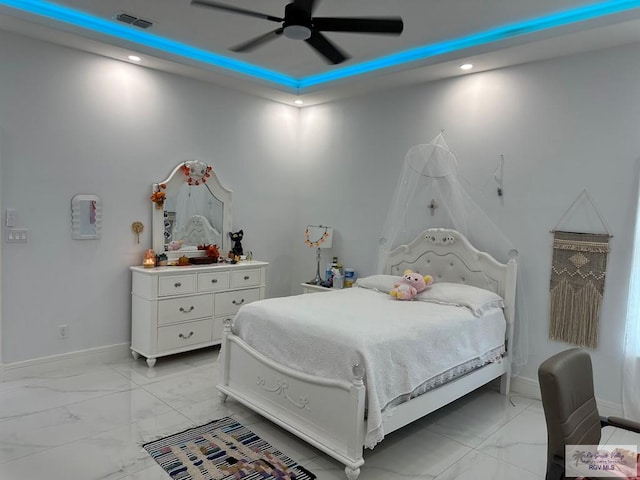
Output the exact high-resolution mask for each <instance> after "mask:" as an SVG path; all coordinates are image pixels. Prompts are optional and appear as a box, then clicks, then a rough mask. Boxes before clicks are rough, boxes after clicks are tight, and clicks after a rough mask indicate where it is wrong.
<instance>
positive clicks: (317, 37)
mask: <svg viewBox="0 0 640 480" xmlns="http://www.w3.org/2000/svg"><path fill="white" fill-rule="evenodd" d="M305 42H307V43H308V44H309V45H311V46H312V47H313V48H315V49H316V50H317V51H318V53H319V54H320V55H322V56H323V57H324V58H325V59H327V61H329V62H330V63H333V64H337V63H342V62H344V61H345V60H347V59H348V58H349V56H348V55H347V54H346V53H344V52H342V51H340V49H338V47H336V46H335V45H334V44H333V43H331V42H330V41H329V39H328V38H327V37H325V36H324V35H322V34H321V33H320V32H317V31H315V30H313V31H312V32H311V36H310V37H309V38H307V39H306V40H305Z"/></svg>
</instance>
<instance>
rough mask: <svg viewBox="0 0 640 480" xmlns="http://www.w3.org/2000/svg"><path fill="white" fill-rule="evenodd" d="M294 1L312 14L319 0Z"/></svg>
mask: <svg viewBox="0 0 640 480" xmlns="http://www.w3.org/2000/svg"><path fill="white" fill-rule="evenodd" d="M293 3H295V4H296V5H297V6H298V7H300V8H302V9H303V10H304V11H305V12H309V14H312V13H313V11H314V10H315V9H316V7H317V6H318V3H319V2H318V1H317V0H293Z"/></svg>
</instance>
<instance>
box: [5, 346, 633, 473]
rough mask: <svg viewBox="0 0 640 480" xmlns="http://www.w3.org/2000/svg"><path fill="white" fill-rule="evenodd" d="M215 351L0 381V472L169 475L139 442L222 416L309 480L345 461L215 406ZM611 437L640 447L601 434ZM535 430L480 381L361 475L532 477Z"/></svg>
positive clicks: (542, 432) (519, 403)
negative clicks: (271, 448)
mask: <svg viewBox="0 0 640 480" xmlns="http://www.w3.org/2000/svg"><path fill="white" fill-rule="evenodd" d="M217 355H218V349H217V348H210V349H204V350H200V351H197V352H192V353H188V354H183V355H176V356H173V357H167V358H162V359H160V360H159V361H158V363H157V364H156V366H155V367H154V368H152V369H149V368H147V366H146V363H145V362H144V360H143V359H139V360H137V361H136V360H133V359H132V358H130V359H123V360H122V361H120V362H116V363H98V362H96V363H93V364H86V365H81V366H74V367H68V368H59V369H54V370H50V371H48V372H43V373H42V374H39V375H34V376H31V377H29V378H21V379H18V380H10V381H6V382H2V383H0V479H2V480H32V479H33V480H35V479H45V478H46V479H47V480H107V479H108V480H115V479H122V480H168V479H169V476H168V475H167V474H166V473H165V472H164V471H163V470H162V469H161V468H160V467H159V466H158V465H156V463H155V462H154V461H153V460H152V459H151V457H149V455H148V454H147V453H146V452H145V451H144V450H143V449H142V448H141V445H142V444H143V443H145V442H147V441H150V440H154V439H156V438H159V437H162V436H165V435H170V434H172V433H176V432H178V431H182V430H184V429H186V428H189V427H191V426H196V425H200V424H202V423H205V422H207V421H210V420H214V419H217V418H220V417H223V416H228V415H230V416H233V417H234V418H236V419H237V420H238V421H240V422H242V423H244V424H245V425H246V426H248V427H249V428H250V429H251V430H253V431H254V432H255V433H257V434H258V435H260V436H262V437H263V438H265V439H266V440H267V441H269V442H270V443H271V444H272V445H274V446H276V447H277V448H279V449H281V450H282V451H283V452H284V453H285V454H287V455H289V456H290V457H292V458H294V459H295V460H297V461H298V462H299V463H301V464H302V465H304V466H305V467H307V468H308V469H309V470H311V471H312V472H313V473H315V474H316V475H317V477H318V480H334V479H336V480H337V479H339V480H344V479H345V478H346V476H345V475H344V471H343V469H344V467H343V465H341V464H339V463H338V462H337V461H335V460H333V459H332V458H330V457H328V456H326V455H324V454H323V453H321V452H319V451H318V450H316V449H314V448H312V447H310V446H308V445H307V444H305V443H304V442H302V441H299V440H297V439H296V438H295V437H293V436H292V435H290V434H288V433H287V432H285V431H284V430H282V429H280V428H279V427H277V426H275V425H273V424H272V423H270V422H268V421H266V420H264V419H262V418H261V417H260V416H258V415H256V414H253V413H251V412H250V411H249V410H247V409H246V408H244V407H243V406H241V405H239V404H238V403H236V402H234V401H231V400H229V401H227V402H226V403H224V404H222V403H220V401H219V400H218V395H217V390H216V389H215V384H216V382H217V379H218V372H217V366H218V365H217ZM605 436H606V437H611V438H610V440H609V441H610V443H620V444H622V443H634V444H635V443H640V441H637V440H636V439H635V437H633V438H629V434H626V433H622V432H617V431H615V430H614V429H607V431H606V432H605ZM545 449H546V429H545V423H544V414H543V411H542V406H541V404H540V402H539V401H537V400H533V399H529V398H525V397H522V396H519V395H516V394H514V395H511V396H510V398H507V397H504V396H502V395H500V394H499V393H498V392H497V391H494V390H493V389H491V388H483V389H480V390H478V391H476V392H473V393H471V394H469V395H467V396H465V397H463V398H461V399H459V400H458V401H456V402H455V403H453V404H451V405H449V406H447V407H444V408H442V409H440V410H438V411H437V412H434V413H433V414H431V415H429V416H427V417H425V418H423V419H421V420H420V421H418V422H416V423H414V424H412V425H409V426H407V427H405V428H403V429H401V430H399V431H397V432H393V433H391V434H389V435H387V437H386V438H385V440H384V441H383V442H382V443H380V444H379V445H378V446H377V447H376V448H375V449H374V450H367V451H366V452H365V465H364V467H363V468H362V471H361V475H360V479H362V480H382V479H385V480H388V479H436V480H454V479H469V478H473V479H476V480H478V479H479V480H483V479H487V480H503V479H504V480H512V479H522V480H540V479H543V478H544V469H545Z"/></svg>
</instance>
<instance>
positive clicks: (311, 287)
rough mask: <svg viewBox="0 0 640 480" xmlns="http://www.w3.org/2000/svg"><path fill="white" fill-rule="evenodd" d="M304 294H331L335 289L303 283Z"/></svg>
mask: <svg viewBox="0 0 640 480" xmlns="http://www.w3.org/2000/svg"><path fill="white" fill-rule="evenodd" d="M300 285H301V286H302V293H318V292H331V291H332V290H333V288H329V287H323V286H322V285H311V284H309V283H301V284H300Z"/></svg>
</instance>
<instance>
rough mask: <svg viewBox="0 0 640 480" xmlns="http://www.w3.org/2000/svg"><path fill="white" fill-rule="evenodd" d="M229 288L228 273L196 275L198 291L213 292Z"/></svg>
mask: <svg viewBox="0 0 640 480" xmlns="http://www.w3.org/2000/svg"><path fill="white" fill-rule="evenodd" d="M228 288H229V272H209V273H199V274H198V291H199V292H214V291H216V290H227V289H228Z"/></svg>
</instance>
